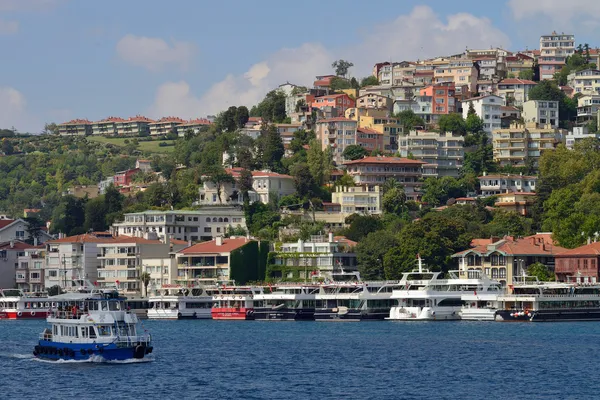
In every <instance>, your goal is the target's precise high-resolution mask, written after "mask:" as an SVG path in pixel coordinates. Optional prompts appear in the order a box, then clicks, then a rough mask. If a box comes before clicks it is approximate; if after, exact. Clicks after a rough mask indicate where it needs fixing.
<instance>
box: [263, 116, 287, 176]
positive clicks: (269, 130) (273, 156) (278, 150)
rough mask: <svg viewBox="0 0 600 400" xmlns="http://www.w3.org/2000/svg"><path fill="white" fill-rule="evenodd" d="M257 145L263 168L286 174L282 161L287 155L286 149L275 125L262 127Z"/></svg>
mask: <svg viewBox="0 0 600 400" xmlns="http://www.w3.org/2000/svg"><path fill="white" fill-rule="evenodd" d="M257 145H258V148H259V154H260V158H261V165H262V167H263V168H267V169H270V170H271V171H274V172H284V171H283V170H282V164H281V159H282V158H283V155H284V154H285V149H284V147H283V141H282V140H281V136H280V135H279V133H277V128H275V126H274V125H263V126H262V128H261V134H260V137H259V138H258V143H257Z"/></svg>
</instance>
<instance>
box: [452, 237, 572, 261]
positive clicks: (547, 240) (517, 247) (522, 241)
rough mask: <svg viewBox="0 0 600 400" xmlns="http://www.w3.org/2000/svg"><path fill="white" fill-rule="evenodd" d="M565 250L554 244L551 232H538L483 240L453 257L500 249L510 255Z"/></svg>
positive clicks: (538, 253)
mask: <svg viewBox="0 0 600 400" xmlns="http://www.w3.org/2000/svg"><path fill="white" fill-rule="evenodd" d="M478 240H482V239H478ZM483 240H489V239H483ZM492 246H493V247H492ZM565 250H566V249H565V248H563V247H560V246H556V245H554V242H553V240H552V234H551V233H538V234H536V235H532V236H527V237H524V238H519V239H514V238H512V237H510V236H506V237H504V238H503V239H500V240H498V241H496V242H494V243H486V242H483V241H482V242H481V244H479V245H477V246H476V247H474V248H471V249H468V250H464V251H461V252H458V253H456V254H454V255H453V256H452V257H460V256H463V255H466V254H467V253H470V252H474V253H478V254H481V255H483V254H489V253H492V252H493V251H500V252H502V253H504V254H508V255H555V254H558V253H563V252H564V251H565Z"/></svg>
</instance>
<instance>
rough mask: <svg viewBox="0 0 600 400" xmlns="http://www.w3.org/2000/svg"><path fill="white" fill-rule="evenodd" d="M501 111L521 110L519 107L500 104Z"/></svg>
mask: <svg viewBox="0 0 600 400" xmlns="http://www.w3.org/2000/svg"><path fill="white" fill-rule="evenodd" d="M500 111H518V112H521V110H519V109H518V108H517V107H514V106H500Z"/></svg>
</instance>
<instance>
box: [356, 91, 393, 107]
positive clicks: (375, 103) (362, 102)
mask: <svg viewBox="0 0 600 400" xmlns="http://www.w3.org/2000/svg"><path fill="white" fill-rule="evenodd" d="M393 105H394V101H393V100H392V99H391V98H390V97H387V96H381V95H379V94H376V93H367V94H364V95H362V96H358V98H357V99H356V108H366V109H375V110H386V111H392V108H393Z"/></svg>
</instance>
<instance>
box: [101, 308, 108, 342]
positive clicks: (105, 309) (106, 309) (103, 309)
mask: <svg viewBox="0 0 600 400" xmlns="http://www.w3.org/2000/svg"><path fill="white" fill-rule="evenodd" d="M102 311H108V302H106V301H103V302H102ZM101 336H102V335H101Z"/></svg>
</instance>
